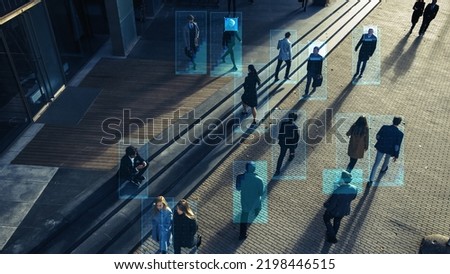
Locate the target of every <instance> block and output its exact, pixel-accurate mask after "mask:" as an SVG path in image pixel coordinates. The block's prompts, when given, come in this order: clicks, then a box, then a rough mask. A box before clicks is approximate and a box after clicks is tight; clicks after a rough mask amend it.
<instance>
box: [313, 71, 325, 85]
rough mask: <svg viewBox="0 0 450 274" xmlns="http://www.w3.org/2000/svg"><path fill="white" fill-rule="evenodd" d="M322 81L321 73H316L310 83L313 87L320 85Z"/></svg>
mask: <svg viewBox="0 0 450 274" xmlns="http://www.w3.org/2000/svg"><path fill="white" fill-rule="evenodd" d="M322 81H323V77H322V74H317V75H316V76H315V77H314V80H313V83H312V87H313V88H316V87H320V86H321V85H322Z"/></svg>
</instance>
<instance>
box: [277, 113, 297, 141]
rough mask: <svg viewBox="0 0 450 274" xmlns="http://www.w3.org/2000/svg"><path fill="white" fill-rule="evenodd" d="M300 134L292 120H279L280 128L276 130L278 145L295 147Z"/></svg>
mask: <svg viewBox="0 0 450 274" xmlns="http://www.w3.org/2000/svg"><path fill="white" fill-rule="evenodd" d="M299 139H300V135H299V133H298V127H297V125H296V124H295V123H294V121H292V120H288V121H284V122H281V125H280V130H279V132H278V144H279V145H280V146H294V147H297V144H298V141H299Z"/></svg>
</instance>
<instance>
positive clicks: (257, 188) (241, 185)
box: [236, 162, 264, 240]
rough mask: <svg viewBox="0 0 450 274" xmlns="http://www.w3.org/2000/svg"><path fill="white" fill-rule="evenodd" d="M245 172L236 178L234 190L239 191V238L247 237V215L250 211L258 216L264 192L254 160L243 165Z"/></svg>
mask: <svg viewBox="0 0 450 274" xmlns="http://www.w3.org/2000/svg"><path fill="white" fill-rule="evenodd" d="M245 169H246V171H245V173H244V174H240V175H238V176H237V178H236V190H237V191H240V192H241V207H242V212H241V225H240V230H239V240H244V239H246V238H247V236H248V234H247V230H248V224H249V223H250V221H249V215H250V214H251V213H254V214H255V217H256V216H258V214H259V212H260V211H261V199H262V196H263V194H264V185H263V180H262V179H261V177H259V176H258V174H256V172H255V171H256V165H255V163H254V162H248V163H247V164H246V166H245Z"/></svg>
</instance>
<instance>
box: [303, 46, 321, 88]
mask: <svg viewBox="0 0 450 274" xmlns="http://www.w3.org/2000/svg"><path fill="white" fill-rule="evenodd" d="M322 65H323V57H322V55H320V54H319V47H314V49H313V53H311V54H310V55H309V58H308V64H307V67H306V70H307V74H306V89H305V95H304V97H308V96H309V87H310V86H311V82H312V80H314V81H315V82H316V83H315V84H313V90H312V92H314V91H316V87H318V86H320V85H321V84H322V83H321V81H322ZM318 81H319V82H320V84H319V83H318Z"/></svg>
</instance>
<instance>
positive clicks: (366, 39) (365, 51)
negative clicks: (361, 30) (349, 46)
mask: <svg viewBox="0 0 450 274" xmlns="http://www.w3.org/2000/svg"><path fill="white" fill-rule="evenodd" d="M360 46H361V49H360V50H359V55H358V63H357V65H356V73H355V75H353V78H356V76H358V74H359V76H358V77H359V78H361V77H363V73H364V70H365V69H366V63H367V61H368V60H369V58H370V57H372V55H373V53H374V52H375V49H376V48H377V37H376V36H375V35H373V29H369V31H368V32H367V33H365V34H363V35H362V36H361V39H359V42H358V44H356V47H355V51H358V48H359V47H360ZM361 64H362V67H361ZM360 69H361V72H360Z"/></svg>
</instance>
